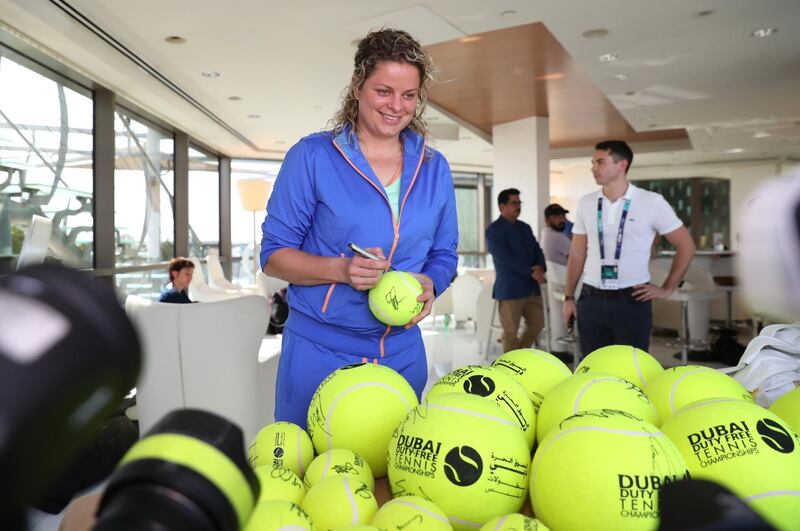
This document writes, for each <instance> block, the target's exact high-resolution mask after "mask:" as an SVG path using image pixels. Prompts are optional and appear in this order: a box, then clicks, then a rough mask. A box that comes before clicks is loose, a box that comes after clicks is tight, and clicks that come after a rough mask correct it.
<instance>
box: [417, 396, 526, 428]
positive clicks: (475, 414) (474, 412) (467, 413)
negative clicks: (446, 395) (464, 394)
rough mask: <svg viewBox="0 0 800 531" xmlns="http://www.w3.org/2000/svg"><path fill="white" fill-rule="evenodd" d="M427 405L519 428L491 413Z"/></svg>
mask: <svg viewBox="0 0 800 531" xmlns="http://www.w3.org/2000/svg"><path fill="white" fill-rule="evenodd" d="M428 407H430V408H433V409H441V410H443V411H451V412H453V413H461V414H464V415H469V416H472V417H478V418H482V419H486V420H490V421H493V422H499V423H501V424H506V425H508V426H511V427H512V428H515V429H518V428H519V425H518V424H516V423H514V422H512V421H510V420H508V419H504V418H500V417H495V416H492V415H487V414H485V413H478V412H476V411H469V410H467V409H461V408H458V407H452V406H442V405H440V404H431V403H430V402H428Z"/></svg>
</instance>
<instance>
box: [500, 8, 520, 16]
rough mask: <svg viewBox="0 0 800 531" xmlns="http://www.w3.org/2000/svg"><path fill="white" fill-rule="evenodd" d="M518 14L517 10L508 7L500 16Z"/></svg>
mask: <svg viewBox="0 0 800 531" xmlns="http://www.w3.org/2000/svg"><path fill="white" fill-rule="evenodd" d="M516 14H517V12H516V11H514V10H513V9H506V10H505V11H503V12H502V13H500V16H501V17H513V16H514V15H516Z"/></svg>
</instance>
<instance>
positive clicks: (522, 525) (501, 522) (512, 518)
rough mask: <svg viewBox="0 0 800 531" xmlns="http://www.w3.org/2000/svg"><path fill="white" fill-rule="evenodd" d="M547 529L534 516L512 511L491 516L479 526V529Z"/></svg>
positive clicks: (540, 530)
mask: <svg viewBox="0 0 800 531" xmlns="http://www.w3.org/2000/svg"><path fill="white" fill-rule="evenodd" d="M547 529H548V528H547V526H546V525H544V524H543V523H542V522H540V521H539V520H537V519H536V518H528V517H527V516H525V515H523V514H519V513H513V514H506V515H503V516H498V517H497V518H492V519H491V520H489V521H488V522H486V525H484V526H483V527H481V529H480V531H547Z"/></svg>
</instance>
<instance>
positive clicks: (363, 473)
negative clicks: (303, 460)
mask: <svg viewBox="0 0 800 531" xmlns="http://www.w3.org/2000/svg"><path fill="white" fill-rule="evenodd" d="M336 475H346V476H353V477H354V478H356V479H358V480H360V481H361V482H362V483H364V484H365V485H366V486H367V487H369V490H371V491H373V492H374V491H375V478H373V477H372V469H371V468H370V467H369V463H367V461H366V460H365V459H364V458H363V457H361V456H360V455H358V454H357V453H355V452H353V451H352V450H347V449H346V448H334V449H332V450H328V451H327V452H323V453H321V454H320V455H318V456H317V457H315V458H314V460H313V461H311V464H310V465H309V466H308V470H307V471H306V476H305V477H304V478H303V484H304V485H305V486H306V488H307V489H310V488H311V487H313V486H314V485H316V484H317V483H319V482H320V481H321V480H323V479H325V478H328V477H331V476H336Z"/></svg>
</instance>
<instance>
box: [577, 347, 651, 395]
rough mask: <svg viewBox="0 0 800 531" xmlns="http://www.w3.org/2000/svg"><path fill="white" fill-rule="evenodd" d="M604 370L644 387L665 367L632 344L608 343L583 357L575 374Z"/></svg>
mask: <svg viewBox="0 0 800 531" xmlns="http://www.w3.org/2000/svg"><path fill="white" fill-rule="evenodd" d="M584 372H602V373H605V374H613V375H614V376H619V377H620V378H624V379H625V380H628V381H629V382H631V383H634V384H636V386H637V387H639V388H641V389H643V388H644V386H645V385H647V383H648V382H649V381H650V380H652V379H653V378H654V377H655V376H658V375H659V374H661V373H662V372H664V367H662V366H661V364H660V363H659V362H658V360H657V359H655V358H654V357H653V356H651V355H650V354H648V353H647V352H645V351H644V350H641V349H638V348H636V347H632V346H630V345H608V346H606V347H601V348H599V349H597V350H595V351H593V352H592V353H591V354H589V355H588V356H586V357H585V358H583V360H581V363H580V364H579V365H578V368H577V369H575V374H581V373H584Z"/></svg>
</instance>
